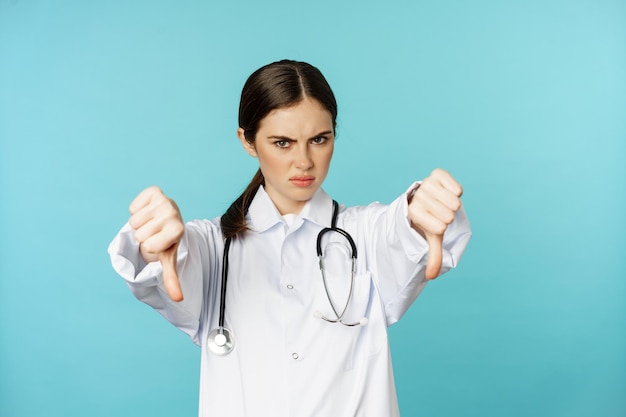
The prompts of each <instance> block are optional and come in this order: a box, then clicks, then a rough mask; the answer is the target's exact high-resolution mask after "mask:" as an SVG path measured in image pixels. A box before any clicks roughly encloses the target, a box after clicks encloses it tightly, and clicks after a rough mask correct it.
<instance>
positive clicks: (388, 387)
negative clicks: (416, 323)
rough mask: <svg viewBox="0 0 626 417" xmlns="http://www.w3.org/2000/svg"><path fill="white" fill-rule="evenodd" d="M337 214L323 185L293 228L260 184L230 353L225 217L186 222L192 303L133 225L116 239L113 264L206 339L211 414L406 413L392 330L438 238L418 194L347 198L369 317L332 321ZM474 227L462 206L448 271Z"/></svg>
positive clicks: (354, 314)
mask: <svg viewBox="0 0 626 417" xmlns="http://www.w3.org/2000/svg"><path fill="white" fill-rule="evenodd" d="M412 188H413V187H412ZM412 188H411V189H412ZM411 189H409V190H411ZM331 216H332V200H331V199H330V197H329V196H328V195H327V194H326V193H325V192H324V191H323V190H319V191H318V192H317V193H316V194H315V195H314V197H313V198H312V199H311V200H310V201H309V202H307V204H306V205H305V206H304V208H303V209H302V211H301V213H300V214H299V215H297V216H296V217H295V219H293V222H292V224H291V225H290V226H289V225H287V223H286V222H285V220H284V219H283V217H282V216H281V215H280V214H279V212H278V211H277V210H276V208H275V206H274V205H273V203H272V201H271V200H270V198H269V196H268V195H267V194H266V192H265V190H264V189H263V188H260V189H259V191H258V192H257V195H256V196H255V198H254V200H253V202H252V204H251V206H250V209H249V211H248V221H249V226H250V228H251V229H252V231H250V232H248V233H247V234H246V235H245V237H244V238H243V239H236V240H233V242H232V244H231V248H230V258H229V262H230V271H229V277H228V285H227V297H226V316H225V322H226V323H225V325H226V327H227V328H230V329H231V330H232V331H233V333H234V335H235V348H234V350H233V352H231V353H230V354H229V355H227V356H215V355H214V354H212V353H211V352H210V351H209V350H208V349H207V347H206V346H205V345H206V338H207V335H208V333H209V332H210V331H211V330H212V329H214V328H215V327H216V326H217V323H218V317H219V297H220V295H219V292H220V286H221V265H222V254H223V247H224V245H223V240H222V237H221V229H220V225H219V219H214V220H211V221H207V220H197V221H192V222H189V223H188V224H187V225H186V227H185V234H184V236H183V239H182V241H181V244H180V247H179V253H178V273H179V277H180V279H181V286H182V289H183V294H184V300H183V301H182V302H180V303H176V302H173V301H171V300H170V299H169V297H168V296H167V294H166V292H165V290H164V288H163V286H162V276H161V265H160V263H159V262H153V263H150V264H148V265H145V264H144V263H143V261H142V260H141V255H140V253H139V247H138V243H137V242H136V241H135V239H134V238H133V230H132V229H131V227H130V226H129V225H128V224H127V225H125V226H124V227H123V229H122V230H121V231H120V233H119V234H118V235H117V236H116V237H115V239H114V240H113V242H112V243H111V245H110V247H109V253H110V255H111V261H112V264H113V267H114V268H115V270H116V271H117V272H118V273H119V274H120V275H121V276H122V277H123V278H124V279H125V280H126V282H127V283H128V286H129V287H130V289H131V291H132V292H133V294H134V295H135V296H136V297H137V298H138V299H139V300H141V301H143V302H145V303H147V304H149V305H151V306H152V307H153V308H155V309H156V310H157V311H159V313H161V314H162V315H163V316H164V317H165V318H167V319H168V320H169V321H170V322H172V324H174V325H175V326H177V327H178V328H180V329H181V330H182V331H184V332H185V333H187V334H188V335H189V337H190V338H191V339H192V340H193V342H194V343H196V344H198V345H200V346H201V348H202V360H201V377H200V378H201V380H200V381H201V382H200V408H199V415H200V416H201V417H203V416H233V417H240V416H272V417H305V416H316V417H320V416H322V417H323V416H328V417H337V416H359V417H366V416H371V417H385V416H398V415H399V412H398V403H397V399H396V391H395V386H394V378H393V371H392V366H391V357H390V352H389V345H388V341H387V327H388V326H389V325H391V324H393V323H395V322H396V321H397V320H399V319H400V317H401V316H402V315H403V314H404V313H405V311H406V310H407V309H408V307H409V306H410V305H411V303H412V302H413V301H414V300H415V298H416V297H417V296H418V294H419V293H420V292H421V290H422V289H423V288H424V286H425V284H426V280H425V278H424V270H425V265H426V256H425V255H426V254H427V250H428V245H427V243H426V241H425V240H424V239H423V238H422V237H421V236H420V235H419V234H418V233H416V232H415V231H414V230H413V229H411V227H410V225H409V221H408V215H407V194H403V195H402V196H400V197H399V198H397V199H396V200H395V201H394V202H393V203H391V204H390V205H388V206H386V205H382V204H379V203H373V204H370V205H369V206H360V207H350V208H345V207H343V206H341V207H340V213H339V218H338V222H337V226H338V227H340V228H342V229H345V230H346V231H348V232H349V233H350V234H351V235H352V238H353V239H354V241H355V242H356V245H357V249H358V261H357V269H356V279H355V288H354V293H353V298H352V300H351V302H350V305H349V309H348V311H347V312H346V315H345V321H359V320H360V319H361V318H363V317H367V319H368V321H369V322H368V324H367V325H365V326H356V327H346V326H344V325H341V324H338V323H335V324H333V323H327V322H325V321H323V320H322V319H320V318H317V317H315V316H314V315H315V312H316V311H319V312H321V313H322V314H324V315H326V316H327V317H329V318H336V316H334V315H333V312H332V309H331V307H330V304H329V301H328V298H327V296H326V294H325V292H324V286H323V283H322V277H321V273H320V270H319V266H318V259H317V254H316V248H315V243H316V239H317V234H318V232H319V231H320V230H321V229H322V228H323V227H326V226H330V223H331ZM331 234H332V236H331V235H327V236H328V237H327V238H326V237H325V238H324V245H323V246H324V248H325V251H326V254H325V260H326V265H327V278H328V283H329V290H330V293H331V296H332V297H333V299H334V300H335V303H336V306H337V309H338V311H339V312H340V311H341V310H343V308H344V306H345V300H346V296H347V295H346V294H347V291H348V289H349V286H350V249H349V244H348V242H347V241H346V240H345V239H344V238H343V237H341V236H340V235H339V234H337V233H331ZM470 235H471V232H470V228H469V222H468V220H467V218H466V216H465V213H464V211H463V209H461V210H460V211H459V212H458V213H457V216H456V219H455V221H454V222H453V223H452V224H451V225H450V226H449V228H448V230H447V231H446V234H445V236H444V258H443V267H442V273H444V272H446V271H447V270H449V269H450V268H452V267H454V266H456V265H457V263H458V262H459V260H460V258H461V255H462V253H463V251H464V249H465V247H466V245H467V243H468V241H469V238H470Z"/></svg>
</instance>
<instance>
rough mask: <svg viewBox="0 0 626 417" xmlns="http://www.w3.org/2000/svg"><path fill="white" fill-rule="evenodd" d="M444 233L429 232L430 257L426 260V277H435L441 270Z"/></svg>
mask: <svg viewBox="0 0 626 417" xmlns="http://www.w3.org/2000/svg"><path fill="white" fill-rule="evenodd" d="M442 239H443V236H442V235H433V234H430V233H429V234H427V235H426V241H427V242H428V259H427V260H426V279H435V278H437V277H438V276H439V272H440V271H441V262H442V259H443V255H442V251H443V249H442Z"/></svg>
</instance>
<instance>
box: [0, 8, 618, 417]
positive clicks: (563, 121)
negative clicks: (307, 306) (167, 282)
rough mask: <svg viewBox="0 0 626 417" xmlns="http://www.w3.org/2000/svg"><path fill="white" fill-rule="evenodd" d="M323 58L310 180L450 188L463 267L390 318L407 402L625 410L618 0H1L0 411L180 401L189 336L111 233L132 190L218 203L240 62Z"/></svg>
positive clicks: (188, 374)
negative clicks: (325, 109)
mask: <svg viewBox="0 0 626 417" xmlns="http://www.w3.org/2000/svg"><path fill="white" fill-rule="evenodd" d="M285 57H287V58H293V59H298V60H306V61H309V62H311V63H313V64H314V65H316V66H318V67H319V68H320V69H321V70H322V71H323V72H324V74H325V75H326V76H327V78H328V80H329V82H330V84H331V85H332V86H333V88H334V90H335V93H336V95H337V98H338V101H339V139H338V142H337V146H336V154H335V159H334V161H333V166H332V168H331V172H330V175H329V178H328V179H327V181H326V184H325V188H326V190H327V191H328V192H329V193H330V194H331V195H333V196H334V197H335V198H337V199H338V200H339V201H341V202H343V203H346V204H366V203H368V202H370V201H373V200H380V201H383V202H390V201H391V200H392V199H393V198H394V197H395V196H397V195H399V194H400V193H402V192H403V191H404V189H405V188H406V187H407V186H408V185H409V184H410V183H411V181H412V180H414V179H421V178H423V177H424V176H426V175H427V174H428V173H429V172H430V171H431V170H432V169H433V168H435V167H438V166H441V167H444V168H446V169H448V170H449V171H451V172H452V174H453V175H454V176H455V177H456V178H457V179H458V180H459V181H460V182H461V183H462V184H463V186H464V188H465V195H464V204H465V206H466V209H467V212H468V213H469V216H470V219H471V222H472V227H473V230H474V237H473V239H472V241H471V243H470V246H469V248H468V250H467V252H466V254H465V257H464V259H463V262H462V263H461V266H460V268H459V269H457V270H455V271H452V272H451V273H449V274H448V276H446V277H444V278H442V279H439V280H437V281H436V282H434V283H432V284H431V285H429V286H428V288H427V289H426V290H425V291H424V293H423V294H422V296H421V297H420V299H419V300H418V302H417V303H416V304H415V305H414V306H413V308H412V309H411V310H410V311H409V312H408V313H407V315H406V316H405V317H404V319H403V320H402V321H401V322H400V323H398V324H397V325H395V326H393V327H392V328H391V330H390V332H391V339H392V351H393V354H394V365H395V371H396V380H397V387H398V395H399V399H400V407H401V410H402V412H403V415H404V416H551V417H557V416H607V417H608V416H625V415H626V279H625V278H626V261H625V259H626V255H625V254H626V243H625V239H624V232H625V231H626V227H625V226H626V220H625V218H626V216H625V213H626V192H625V190H626V188H625V186H624V180H625V179H626V175H625V174H626V168H625V156H626V3H625V2H624V1H608V0H589V1H582V0H580V1H577V0H570V1H560V0H556V1H540V0H529V1H495V0H494V1H489V0H477V1H447V0H446V1H439V2H426V1H396V2H392V1H390V2H382V1H369V2H368V1H316V2H311V1H307V2H303V1H282V2H281V1H265V2H254V1H245V2H243V1H219V2H217V1H215V2H211V1H173V0H172V1H159V2H153V1H143V2H140V1H130V2H128V1H99V2H96V1H70V0H59V1H47V2H46V1H35V0H33V1H18V0H13V1H7V0H0V181H1V182H0V384H1V385H0V416H3V417H13V416H28V417H36V416H46V417H52V416H92V417H96V416H112V415H119V416H154V417H157V416H173V415H176V416H194V415H196V413H197V402H198V380H199V353H200V351H199V349H198V348H197V347H196V346H195V345H193V344H192V343H191V342H190V341H189V340H188V339H187V337H186V336H184V335H183V334H182V333H181V332H179V331H178V330H177V329H175V328H173V327H172V326H170V325H169V324H168V323H167V322H165V321H164V320H163V319H162V318H161V317H160V316H159V315H158V314H156V313H155V312H153V311H152V310H151V309H150V308H148V307H146V306H145V305H143V304H141V303H139V302H137V301H135V300H134V298H133V297H132V296H131V295H130V293H129V292H128V291H127V290H126V288H125V285H124V283H123V281H122V280H121V279H120V278H118V277H117V276H116V275H115V274H114V272H113V270H112V268H111V267H110V264H109V261H108V256H107V254H106V248H107V245H108V243H109V241H110V240H111V239H112V237H113V236H114V234H115V233H116V232H117V230H118V229H119V228H120V227H121V226H122V224H123V223H124V222H125V221H126V219H127V216H128V212H127V207H128V204H129V203H130V201H131V200H132V198H133V197H134V196H135V195H136V194H137V193H138V192H139V191H140V190H141V189H143V188H145V187H146V186H149V185H152V184H158V185H160V186H161V187H162V188H163V189H164V190H165V191H166V192H167V193H168V194H169V195H170V196H172V197H173V198H174V199H176V201H177V202H178V203H179V206H180V208H181V210H182V212H183V215H184V217H185V218H186V219H192V218H206V217H209V218H211V217H214V216H217V215H219V214H221V213H222V211H223V210H224V209H225V208H226V207H227V205H228V204H229V203H230V201H232V200H233V199H234V198H235V197H236V195H237V194H238V193H239V192H240V191H241V189H242V188H243V187H244V186H245V184H246V183H247V181H248V179H249V178H250V177H251V176H252V174H253V172H254V170H255V160H253V159H251V158H249V157H247V156H246V155H245V154H244V153H243V152H242V150H241V148H240V145H239V143H238V141H237V139H236V135H235V131H236V128H237V105H238V98H239V94H240V91H241V87H242V86H243V83H244V81H245V79H246V77H247V76H248V75H249V74H250V73H251V72H252V71H253V70H255V69H256V68H258V67H259V66H261V65H264V64H266V63H269V62H271V61H274V60H277V59H281V58H285Z"/></svg>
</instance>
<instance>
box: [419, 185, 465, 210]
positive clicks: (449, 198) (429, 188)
mask: <svg viewBox="0 0 626 417" xmlns="http://www.w3.org/2000/svg"><path fill="white" fill-rule="evenodd" d="M413 199H414V200H419V201H422V202H423V203H424V204H425V205H428V204H430V202H431V201H436V202H439V203H441V204H443V205H444V206H446V207H447V208H448V209H450V210H452V211H457V210H458V209H459V208H460V207H461V198H460V197H459V196H457V195H456V194H454V193H453V192H452V191H450V190H448V189H447V188H445V187H444V186H443V185H442V184H441V183H440V182H438V181H428V182H426V181H425V182H424V183H423V184H422V186H420V187H419V188H418V189H417V191H416V192H415V195H414V196H413Z"/></svg>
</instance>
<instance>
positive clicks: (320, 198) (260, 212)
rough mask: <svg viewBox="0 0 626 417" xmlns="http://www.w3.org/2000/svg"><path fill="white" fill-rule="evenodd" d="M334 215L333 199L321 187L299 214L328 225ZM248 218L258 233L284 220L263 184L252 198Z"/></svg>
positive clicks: (304, 218) (250, 225)
mask: <svg viewBox="0 0 626 417" xmlns="http://www.w3.org/2000/svg"><path fill="white" fill-rule="evenodd" d="M332 215H333V200H332V199H331V198H330V196H329V195H328V194H326V192H325V191H324V190H322V189H321V188H320V189H318V190H317V191H316V192H315V194H314V195H313V197H311V199H310V200H309V201H307V202H306V203H305V204H304V207H302V210H301V211H300V213H299V214H298V215H297V216H298V217H300V218H302V219H303V220H308V221H310V222H313V223H315V224H317V225H319V226H322V227H328V226H330V222H331V220H332ZM246 220H247V221H248V226H249V227H250V229H251V230H254V231H255V232H257V233H262V232H264V231H266V230H268V229H269V228H271V227H272V226H274V225H276V224H278V223H283V222H284V220H283V217H282V216H281V214H280V213H279V211H278V209H277V208H276V206H275V205H274V203H273V202H272V199H271V198H270V196H269V195H267V192H266V191H265V188H264V187H263V186H260V187H259V189H258V190H257V192H256V194H255V196H254V199H252V203H250V208H249V209H248V214H247V215H246Z"/></svg>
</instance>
